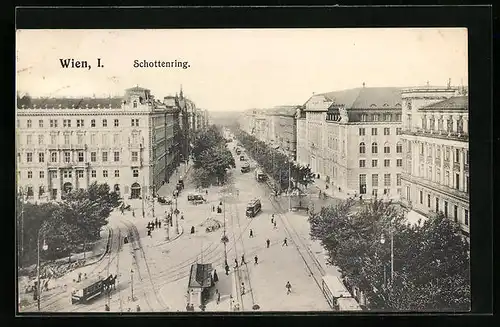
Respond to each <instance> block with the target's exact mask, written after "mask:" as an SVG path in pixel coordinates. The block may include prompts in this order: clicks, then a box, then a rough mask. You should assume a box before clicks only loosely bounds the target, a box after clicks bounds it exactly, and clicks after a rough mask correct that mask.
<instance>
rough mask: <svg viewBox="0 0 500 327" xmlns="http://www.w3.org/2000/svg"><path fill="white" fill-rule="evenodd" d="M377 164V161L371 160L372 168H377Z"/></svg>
mask: <svg viewBox="0 0 500 327" xmlns="http://www.w3.org/2000/svg"><path fill="white" fill-rule="evenodd" d="M377 164H378V160H377V159H373V160H372V167H374V168H375V167H377Z"/></svg>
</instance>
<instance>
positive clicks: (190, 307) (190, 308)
mask: <svg viewBox="0 0 500 327" xmlns="http://www.w3.org/2000/svg"><path fill="white" fill-rule="evenodd" d="M189 310H191V311H194V304H192V303H191V305H190V306H189Z"/></svg>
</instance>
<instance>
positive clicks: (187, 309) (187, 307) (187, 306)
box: [186, 303, 190, 311]
mask: <svg viewBox="0 0 500 327" xmlns="http://www.w3.org/2000/svg"><path fill="white" fill-rule="evenodd" d="M189 309H190V307H189V303H188V304H186V311H189Z"/></svg>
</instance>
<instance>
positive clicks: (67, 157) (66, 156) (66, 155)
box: [64, 152, 71, 162]
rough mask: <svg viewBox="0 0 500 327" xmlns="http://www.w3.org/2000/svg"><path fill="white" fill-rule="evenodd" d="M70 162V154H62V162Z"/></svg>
mask: <svg viewBox="0 0 500 327" xmlns="http://www.w3.org/2000/svg"><path fill="white" fill-rule="evenodd" d="M70 161H71V153H69V152H64V162H70Z"/></svg>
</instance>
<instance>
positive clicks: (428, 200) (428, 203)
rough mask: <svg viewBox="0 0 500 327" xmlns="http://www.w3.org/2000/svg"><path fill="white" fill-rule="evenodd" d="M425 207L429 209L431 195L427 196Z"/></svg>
mask: <svg viewBox="0 0 500 327" xmlns="http://www.w3.org/2000/svg"><path fill="white" fill-rule="evenodd" d="M427 207H429V208H430V207H431V195H430V194H427Z"/></svg>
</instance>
